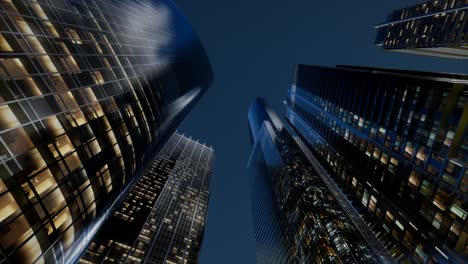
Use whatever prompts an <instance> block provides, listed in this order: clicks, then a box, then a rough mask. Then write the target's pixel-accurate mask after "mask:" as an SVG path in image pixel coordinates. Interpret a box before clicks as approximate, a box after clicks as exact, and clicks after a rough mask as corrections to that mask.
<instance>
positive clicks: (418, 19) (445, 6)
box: [376, 0, 468, 59]
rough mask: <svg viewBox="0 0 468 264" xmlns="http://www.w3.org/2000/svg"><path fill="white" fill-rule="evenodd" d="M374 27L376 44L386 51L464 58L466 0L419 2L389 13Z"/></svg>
mask: <svg viewBox="0 0 468 264" xmlns="http://www.w3.org/2000/svg"><path fill="white" fill-rule="evenodd" d="M376 28H377V39H376V45H377V46H380V47H382V48H384V49H386V50H389V51H399V52H408V53H414V54H422V55H429V56H439V57H446V58H459V59H467V58H468V1H467V0H430V1H423V2H419V3H417V4H415V5H411V6H408V7H405V8H402V9H398V10H395V11H393V12H392V13H390V14H389V15H388V17H387V20H386V21H385V22H384V23H382V24H380V25H377V26H376Z"/></svg>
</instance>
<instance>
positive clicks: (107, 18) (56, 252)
mask: <svg viewBox="0 0 468 264" xmlns="http://www.w3.org/2000/svg"><path fill="white" fill-rule="evenodd" d="M211 75H212V73H211V68H210V65H209V62H208V59H207V57H206V55H205V52H204V50H203V48H202V46H201V44H200V42H199V40H198V38H197V37H196V35H195V34H194V33H193V31H192V29H191V27H190V26H189V24H188V22H187V21H186V20H185V19H184V17H183V16H182V15H181V14H180V13H179V12H178V10H177V9H176V8H175V7H174V5H173V4H172V2H170V1H150V0H136V1H135V0H122V1H111V0H54V1H50V0H31V1H20V0H3V1H0V238H1V239H0V262H2V263H33V262H34V263H59V262H62V261H74V260H76V257H78V256H79V255H80V252H81V251H82V250H83V249H84V247H85V246H86V245H87V242H88V241H89V239H90V237H91V236H92V235H93V234H94V233H95V232H96V230H97V228H98V227H99V226H100V225H101V224H102V222H103V219H104V218H105V216H106V215H108V214H109V212H110V208H112V206H114V205H115V204H116V203H117V202H118V201H119V200H120V199H122V194H123V193H125V192H126V191H127V190H128V187H129V186H131V185H133V183H134V181H135V180H136V179H137V178H138V177H139V176H141V174H142V172H143V171H144V169H145V168H146V167H147V166H148V165H149V163H150V162H151V161H152V160H153V159H154V156H155V153H156V152H157V151H158V150H159V149H160V148H161V146H162V144H163V143H164V142H166V141H167V138H168V137H169V136H170V135H171V134H172V133H173V132H174V131H175V129H176V127H177V126H178V125H179V124H180V122H181V121H182V119H183V117H184V116H185V115H186V114H187V113H188V111H190V109H191V108H192V107H193V106H194V104H195V103H196V102H197V101H198V99H199V98H200V96H201V95H202V94H203V93H204V92H205V90H206V89H207V87H208V86H209V84H210V82H211V78H212V77H211ZM188 208H190V207H188ZM184 210H189V209H184ZM197 223H198V222H197Z"/></svg>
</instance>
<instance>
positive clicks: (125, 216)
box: [79, 133, 214, 263]
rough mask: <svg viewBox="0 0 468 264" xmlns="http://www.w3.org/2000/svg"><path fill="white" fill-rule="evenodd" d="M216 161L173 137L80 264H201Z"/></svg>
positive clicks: (183, 139)
mask: <svg viewBox="0 0 468 264" xmlns="http://www.w3.org/2000/svg"><path fill="white" fill-rule="evenodd" d="M213 160H214V151H213V149H212V148H211V147H207V146H205V145H204V144H200V143H198V142H197V141H193V140H191V139H189V138H187V137H184V136H182V135H179V134H177V133H176V134H174V135H173V136H172V138H171V139H170V140H169V141H168V143H167V144H166V146H165V147H164V148H163V149H162V151H161V152H160V153H159V154H158V156H157V158H156V159H155V160H154V161H153V162H152V163H151V165H150V167H149V169H148V170H147V171H146V172H145V173H144V175H143V177H142V178H141V179H140V180H139V181H138V182H137V183H136V186H135V187H134V188H133V189H132V190H131V191H130V193H129V194H128V196H127V197H125V199H124V200H123V202H122V204H121V205H119V207H118V209H117V210H116V211H115V212H114V213H113V216H112V217H110V218H109V220H108V221H106V222H105V224H104V226H103V228H102V229H101V230H100V231H99V232H98V233H97V234H96V236H95V238H94V239H93V241H92V242H91V243H90V245H89V247H88V249H87V250H86V252H85V254H84V255H83V256H82V257H81V259H80V261H79V263H108V262H115V263H141V262H144V263H198V253H199V250H200V246H201V242H202V238H203V230H204V226H205V219H206V213H207V207H208V199H209V186H210V177H211V171H212V167H213Z"/></svg>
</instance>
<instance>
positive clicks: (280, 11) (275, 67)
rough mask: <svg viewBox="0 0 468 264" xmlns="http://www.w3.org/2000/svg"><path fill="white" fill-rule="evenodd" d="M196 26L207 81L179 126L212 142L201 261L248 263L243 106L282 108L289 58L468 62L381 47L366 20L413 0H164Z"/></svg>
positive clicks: (460, 65) (432, 66)
mask: <svg viewBox="0 0 468 264" xmlns="http://www.w3.org/2000/svg"><path fill="white" fill-rule="evenodd" d="M174 1H175V2H176V3H177V5H178V6H179V7H180V9H181V10H182V12H183V13H184V14H185V15H186V16H187V18H188V20H189V21H190V22H191V23H192V25H193V27H194V28H195V30H196V31H197V32H198V34H199V36H200V39H201V41H202V43H203V44H204V46H205V48H206V50H207V53H208V56H209V58H210V60H211V63H212V66H213V71H214V83H213V85H212V87H211V88H210V90H209V91H208V93H207V94H206V95H205V97H204V98H203V99H202V100H201V101H200V103H199V104H198V105H197V106H196V107H195V109H194V111H193V112H192V113H191V114H190V115H189V116H188V118H187V119H186V121H185V123H184V124H183V126H182V127H181V129H180V130H179V131H180V132H182V133H185V134H187V135H190V136H192V137H194V138H198V139H200V140H201V141H205V142H207V143H208V144H211V145H213V146H214V148H215V152H216V160H215V168H214V174H213V177H212V182H211V184H212V185H211V186H212V188H211V199H210V204H209V209H208V221H207V225H206V230H205V238H204V242H203V247H202V252H201V258H200V262H201V264H211V263H212V264H221V263H222V264H230V263H233V264H234V263H235V264H244V263H245V264H248V263H255V245H254V240H253V235H252V232H251V226H250V219H249V218H250V211H249V203H250V201H249V199H250V198H249V195H250V194H249V192H250V189H249V186H248V179H247V175H246V170H245V168H246V163H247V159H248V156H249V152H250V147H251V146H250V140H249V134H248V127H247V110H248V107H249V104H250V103H251V101H252V100H253V98H254V97H255V96H263V97H265V98H266V99H267V100H268V101H269V102H270V103H271V104H272V105H273V107H274V108H276V110H277V111H278V112H279V113H280V114H281V115H282V114H283V111H284V109H283V108H282V107H281V101H283V100H284V99H285V96H286V90H287V88H288V86H289V84H290V81H291V74H292V65H293V64H294V63H305V64H315V65H328V66H333V65H336V64H351V65H363V66H378V67H387V68H403V69H416V70H429V71H445V72H463V71H465V72H466V70H467V69H468V62H467V61H462V60H450V59H442V58H432V57H423V56H417V55H410V54H401V53H393V52H384V51H382V50H380V49H378V48H377V47H375V46H374V45H373V41H374V37H375V30H374V28H373V25H375V24H377V23H379V22H383V21H384V19H385V18H386V15H387V14H388V13H389V12H390V11H391V10H393V9H396V8H400V7H403V6H406V5H409V4H412V3H415V2H418V0H391V1H390V0H380V1H379V0H357V1H349V0H341V1H336V0H326V1H323V0H322V1H317V0H290V1H284V0H283V1H276V0H268V1H267V0H236V1H220V0H197V1H194V0H174Z"/></svg>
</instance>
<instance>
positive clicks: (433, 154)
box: [287, 65, 468, 263]
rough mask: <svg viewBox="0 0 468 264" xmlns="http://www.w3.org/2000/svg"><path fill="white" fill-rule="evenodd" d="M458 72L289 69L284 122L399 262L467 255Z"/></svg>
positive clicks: (466, 148)
mask: <svg viewBox="0 0 468 264" xmlns="http://www.w3.org/2000/svg"><path fill="white" fill-rule="evenodd" d="M467 99H468V77H467V76H466V75H456V74H439V73H428V72H416V71H402V70H389V69H378V68H365V67H352V66H338V67H336V68H327V67H318V66H309V65H296V66H295V68H294V75H293V83H292V86H291V88H290V89H289V91H288V100H287V119H288V121H289V122H290V123H291V124H292V126H293V127H294V128H295V130H296V131H297V132H298V134H300V136H301V138H302V139H304V141H305V142H307V146H308V148H309V149H310V150H311V152H312V153H313V154H314V156H316V157H317V159H318V160H319V161H320V162H321V163H322V164H323V166H325V167H327V168H328V170H330V172H331V174H332V175H333V177H334V180H335V182H336V183H337V184H338V185H340V186H341V189H342V190H343V191H344V192H347V193H349V196H350V197H351V198H350V199H353V200H354V205H355V207H356V208H357V209H358V210H359V211H360V213H361V214H362V215H363V218H364V219H365V221H366V222H367V223H368V224H369V226H371V228H372V230H373V231H374V233H376V234H377V235H378V237H379V239H380V240H381V241H382V242H383V244H384V245H385V246H386V247H387V249H388V250H389V251H390V253H391V254H392V256H393V257H394V258H395V259H397V260H400V261H404V260H408V261H417V262H419V263H463V262H466V255H467V253H468V240H467V238H468V236H467V234H468V225H467V217H468V213H467V212H468V196H467V192H468V170H467V168H466V167H467V162H468V155H467V152H468V136H467V123H468V104H467Z"/></svg>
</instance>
